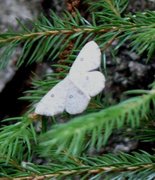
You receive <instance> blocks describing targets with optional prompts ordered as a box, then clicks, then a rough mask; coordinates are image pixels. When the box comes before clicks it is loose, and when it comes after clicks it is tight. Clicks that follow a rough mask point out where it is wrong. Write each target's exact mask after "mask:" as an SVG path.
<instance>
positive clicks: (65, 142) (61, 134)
mask: <svg viewBox="0 0 155 180" xmlns="http://www.w3.org/2000/svg"><path fill="white" fill-rule="evenodd" d="M154 92H155V91H154V90H151V91H150V92H149V93H148V94H145V95H142V96H138V97H135V98H131V99H129V100H126V101H124V102H121V103H120V104H118V105H115V106H112V107H110V108H107V109H104V110H101V111H100V112H97V113H90V114H88V115H83V116H80V117H76V118H74V119H72V120H71V121H70V122H68V123H65V124H61V125H57V126H54V127H53V128H52V130H50V131H48V132H47V133H46V134H44V135H42V137H41V138H40V139H41V143H40V146H41V149H42V152H43V154H44V155H48V153H49V152H50V151H51V150H52V149H53V148H54V149H55V148H56V149H57V150H56V151H57V152H60V151H62V150H64V149H67V150H68V153H71V154H74V155H77V154H79V153H81V152H82V151H83V146H84V143H85V141H87V139H86V137H87V136H88V135H89V139H90V141H89V145H88V146H87V148H88V149H89V148H90V149H92V148H97V149H99V148H101V146H103V145H105V144H106V143H107V141H108V139H109V136H110V135H111V134H112V132H113V130H114V129H120V128H122V127H124V126H125V125H127V126H130V127H132V128H135V127H138V126H139V125H140V120H141V119H143V118H144V117H145V116H147V114H148V113H150V104H151V103H152V102H153V105H155V103H154V99H155V93H154ZM57 145H58V146H57ZM45 147H46V148H45Z"/></svg>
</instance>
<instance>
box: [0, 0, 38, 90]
mask: <svg viewBox="0 0 155 180" xmlns="http://www.w3.org/2000/svg"><path fill="white" fill-rule="evenodd" d="M40 1H41V0H29V1H25V0H5V1H4V0H0V5H1V10H0V31H1V33H2V32H5V31H7V30H8V29H9V27H11V28H13V29H14V30H19V29H20V27H19V25H18V23H17V21H16V18H18V19H21V20H22V21H27V19H34V18H35V17H36V16H37V15H38V14H39V10H40V7H39V6H40ZM20 53H21V48H18V49H17V51H16V52H15V53H14V54H13V55H12V57H11V59H10V62H9V64H8V66H7V67H6V68H5V69H3V70H0V92H1V91H2V90H3V88H4V87H5V85H6V83H7V82H9V81H10V80H11V79H12V77H13V76H14V74H15V73H16V67H15V62H16V61H17V59H18V57H19V54H20Z"/></svg>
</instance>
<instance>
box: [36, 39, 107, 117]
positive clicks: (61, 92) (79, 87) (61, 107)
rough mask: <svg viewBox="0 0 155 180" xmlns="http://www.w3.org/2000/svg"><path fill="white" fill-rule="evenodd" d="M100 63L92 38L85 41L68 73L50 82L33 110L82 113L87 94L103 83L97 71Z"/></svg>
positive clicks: (97, 50)
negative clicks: (48, 88)
mask: <svg viewBox="0 0 155 180" xmlns="http://www.w3.org/2000/svg"><path fill="white" fill-rule="evenodd" d="M100 64H101V52H100V48H99V46H98V45H97V44H96V43H95V42H94V41H90V42H88V43H87V44H86V45H85V46H84V47H83V48H82V50H81V51H80V53H79V55H78V56H77V58H76V60H75V61H74V63H73V65H72V67H71V69H70V71H69V74H68V75H67V76H66V77H65V78H64V79H63V80H62V81H61V82H59V83H58V84H57V85H56V86H54V87H53V88H52V89H51V90H50V91H49V92H48V93H47V94H46V95H45V96H44V97H43V98H42V99H41V101H40V102H39V103H38V104H37V106H36V109H35V113H36V114H40V115H46V116H53V115H57V114H60V113H62V112H63V111H67V112H68V113H69V114H79V113H82V112H83V111H84V110H85V109H86V108H87V106H88V104H89V101H90V99H91V97H93V96H96V95H97V94H98V93H100V92H101V91H102V90H103V88H104V86H105V77H104V75H103V74H102V73H101V72H99V71H97V69H98V68H99V66H100Z"/></svg>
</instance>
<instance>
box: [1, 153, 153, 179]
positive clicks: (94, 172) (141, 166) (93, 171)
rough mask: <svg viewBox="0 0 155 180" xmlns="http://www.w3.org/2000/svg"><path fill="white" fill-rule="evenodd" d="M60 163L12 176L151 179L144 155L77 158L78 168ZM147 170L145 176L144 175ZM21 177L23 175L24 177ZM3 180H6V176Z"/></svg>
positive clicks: (148, 158)
mask: <svg viewBox="0 0 155 180" xmlns="http://www.w3.org/2000/svg"><path fill="white" fill-rule="evenodd" d="M59 160H60V162H57V163H59V164H54V163H51V164H50V163H49V164H48V166H45V165H35V164H33V163H26V164H25V165H24V167H23V168H22V169H21V171H19V172H18V173H19V175H20V177H16V176H14V175H13V177H14V180H19V179H20V180H22V179H23V180H24V179H28V180H29V179H34V178H35V179H36V180H37V179H41V178H42V179H45V178H65V177H76V176H77V175H78V177H80V178H84V177H87V178H88V177H91V176H93V177H99V178H104V177H106V178H110V177H111V178H112V177H117V178H118V177H121V178H123V177H124V178H125V177H126V178H129V177H131V176H132V178H136V177H139V176H140V175H141V174H143V177H145V178H146V179H147V178H148V177H150V176H151V175H153V172H154V169H155V160H154V156H153V155H150V154H148V153H146V152H141V153H132V154H130V155H129V154H126V153H120V154H118V155H114V154H105V155H104V156H97V157H79V158H78V159H76V162H77V161H78V162H80V164H79V163H76V162H75V161H74V160H72V159H66V160H65V161H64V162H63V161H62V159H60V158H59ZM59 160H58V161H59ZM61 164H62V165H61ZM146 170H147V172H148V173H144V172H145V171H146ZM23 174H25V175H24V176H23ZM144 174H145V175H144ZM4 177H5V176H4ZM0 179H1V178H0ZM5 179H6V180H9V178H7V176H6V178H5ZM85 179H86V178H85Z"/></svg>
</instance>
